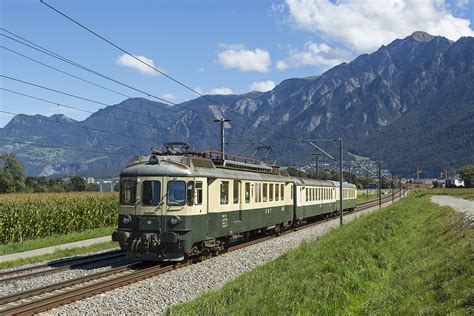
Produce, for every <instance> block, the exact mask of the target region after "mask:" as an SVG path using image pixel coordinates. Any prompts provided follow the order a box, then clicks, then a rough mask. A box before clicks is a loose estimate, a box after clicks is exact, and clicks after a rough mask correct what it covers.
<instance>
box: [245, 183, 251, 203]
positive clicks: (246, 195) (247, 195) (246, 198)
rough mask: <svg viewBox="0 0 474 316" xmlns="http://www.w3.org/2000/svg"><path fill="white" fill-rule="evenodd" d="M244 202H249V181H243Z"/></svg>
mask: <svg viewBox="0 0 474 316" xmlns="http://www.w3.org/2000/svg"><path fill="white" fill-rule="evenodd" d="M245 203H250V182H245Z"/></svg>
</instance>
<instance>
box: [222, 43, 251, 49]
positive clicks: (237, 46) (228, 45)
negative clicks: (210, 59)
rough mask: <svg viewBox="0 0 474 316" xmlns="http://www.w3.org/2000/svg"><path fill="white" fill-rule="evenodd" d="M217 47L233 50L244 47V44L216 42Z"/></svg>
mask: <svg viewBox="0 0 474 316" xmlns="http://www.w3.org/2000/svg"><path fill="white" fill-rule="evenodd" d="M217 47H219V48H222V49H233V50H239V49H245V45H244V44H242V43H236V44H228V43H219V44H217Z"/></svg>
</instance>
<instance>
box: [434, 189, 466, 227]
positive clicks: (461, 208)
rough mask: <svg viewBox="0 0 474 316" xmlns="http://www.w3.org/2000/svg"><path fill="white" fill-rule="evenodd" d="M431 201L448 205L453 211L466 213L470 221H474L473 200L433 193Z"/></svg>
mask: <svg viewBox="0 0 474 316" xmlns="http://www.w3.org/2000/svg"><path fill="white" fill-rule="evenodd" d="M431 201H433V202H434V203H436V204H439V205H441V206H449V207H451V208H453V209H454V210H455V211H457V212H460V213H463V214H464V215H466V217H467V218H468V219H469V220H470V221H471V222H473V221H474V201H469V200H465V199H461V198H458V197H453V196H447V195H433V196H432V197H431Z"/></svg>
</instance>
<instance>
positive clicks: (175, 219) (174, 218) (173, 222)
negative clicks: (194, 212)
mask: <svg viewBox="0 0 474 316" xmlns="http://www.w3.org/2000/svg"><path fill="white" fill-rule="evenodd" d="M179 222H181V219H180V218H179V216H172V217H171V218H170V224H171V225H177V224H178V223H179Z"/></svg>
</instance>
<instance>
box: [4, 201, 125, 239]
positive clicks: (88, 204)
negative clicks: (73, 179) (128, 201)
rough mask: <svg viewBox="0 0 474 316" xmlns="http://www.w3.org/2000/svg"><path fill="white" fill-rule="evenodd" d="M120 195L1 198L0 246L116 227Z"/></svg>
mask: <svg viewBox="0 0 474 316" xmlns="http://www.w3.org/2000/svg"><path fill="white" fill-rule="evenodd" d="M117 211H118V196H117V193H99V192H80V193H79V192H76V193H74V192H72V193H35V194H3V195H0V244H7V243H12V242H22V241H24V240H28V239H38V238H43V237H47V236H53V235H61V234H68V233H72V232H82V231H85V230H91V229H96V228H106V227H111V226H114V225H116V222H117Z"/></svg>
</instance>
